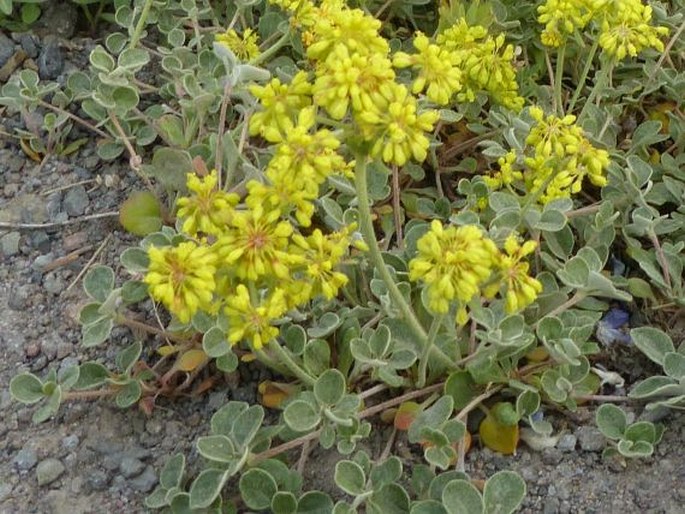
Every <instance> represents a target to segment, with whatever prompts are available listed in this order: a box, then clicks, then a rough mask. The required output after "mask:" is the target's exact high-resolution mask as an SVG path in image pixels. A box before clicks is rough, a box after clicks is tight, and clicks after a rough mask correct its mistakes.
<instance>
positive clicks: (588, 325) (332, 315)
mask: <svg viewBox="0 0 685 514" xmlns="http://www.w3.org/2000/svg"><path fill="white" fill-rule="evenodd" d="M1 5H3V6H6V5H7V2H4V3H2V4H1ZM10 5H11V3H10ZM113 5H114V8H115V14H114V18H113V19H114V22H115V24H116V30H114V31H112V32H111V33H109V34H108V35H107V37H106V38H105V39H104V42H103V44H102V45H98V46H96V47H95V49H94V50H93V51H92V52H91V54H90V68H89V69H88V70H86V71H82V72H76V73H73V74H71V75H70V76H69V77H68V80H67V81H66V85H64V86H60V85H59V84H58V83H56V82H45V81H41V80H39V78H38V76H37V75H36V74H35V73H34V72H32V71H31V70H23V71H21V72H19V73H17V74H15V76H14V77H13V78H12V80H11V81H10V82H8V83H7V84H6V85H4V86H3V87H2V89H1V92H0V104H2V105H5V106H7V107H8V108H9V109H10V110H12V111H17V112H22V113H28V112H39V113H44V120H45V122H44V127H43V129H44V133H39V134H27V133H19V134H18V137H20V138H21V139H22V142H23V143H24V144H25V145H28V147H27V151H28V150H29V149H30V151H32V152H37V153H38V154H39V155H45V154H46V153H49V152H57V153H69V152H65V150H64V146H65V144H68V143H66V142H67V141H69V137H68V136H69V132H70V131H71V130H72V129H73V127H74V126H76V125H79V126H81V127H82V128H85V129H87V130H89V131H91V132H92V133H93V134H94V135H95V136H96V137H97V138H98V153H99V155H100V157H102V158H103V159H115V158H118V157H119V156H121V155H123V154H125V155H126V156H127V157H128V159H129V162H130V165H131V167H132V169H133V170H134V171H135V172H136V173H137V174H138V175H139V176H140V177H141V181H142V184H143V186H144V187H145V190H143V191H138V192H135V193H134V194H133V195H132V196H131V197H130V198H129V199H128V200H127V201H126V202H125V203H124V204H123V205H122V206H121V212H120V221H121V223H122V224H123V226H124V227H125V228H126V229H127V230H128V231H130V232H132V233H134V234H137V235H140V236H141V237H142V239H141V240H140V243H139V244H138V245H137V246H134V247H131V248H128V249H126V250H125V251H124V252H123V253H122V254H121V264H122V265H123V269H124V270H125V274H126V275H125V276H118V275H117V274H115V272H114V271H113V269H112V268H111V267H109V266H104V265H95V266H93V267H92V268H91V269H90V270H89V271H88V273H87V274H86V275H85V277H84V279H83V287H84V290H85V294H86V295H87V297H88V303H87V305H85V306H84V307H83V309H82V310H81V313H80V322H81V324H82V336H83V344H84V345H85V346H89V347H90V346H98V345H104V344H108V341H109V337H110V333H111V330H112V328H113V327H114V326H115V325H124V326H127V327H130V328H131V329H133V330H134V331H135V332H134V333H136V334H144V333H147V334H149V335H150V337H147V338H146V337H140V339H139V340H136V342H135V343H133V344H131V345H129V346H128V347H126V348H122V349H121V350H120V352H119V354H118V356H117V358H116V363H115V366H114V367H108V366H106V365H105V364H103V363H101V362H86V363H83V364H81V365H79V366H74V367H71V368H69V369H67V370H65V371H63V372H61V373H60V374H57V373H56V372H55V371H54V370H52V371H50V372H49V373H48V374H47V375H46V376H44V377H38V376H36V375H34V374H30V373H23V374H20V375H18V376H17V377H15V378H14V379H13V380H12V383H11V392H12V395H13V396H14V398H15V399H17V400H19V401H21V402H24V403H40V407H39V408H38V409H37V410H36V411H35V414H34V421H35V422H37V423H39V422H43V421H45V420H47V419H49V418H50V417H51V416H53V415H54V414H55V413H56V412H57V410H58V408H59V407H60V404H61V403H62V402H64V401H66V400H77V399H94V398H101V397H113V398H114V401H115V403H116V404H117V405H118V406H120V407H130V406H133V405H138V406H139V407H140V408H141V409H143V410H144V411H145V412H146V413H148V414H151V413H153V411H154V408H155V403H156V402H158V401H160V398H161V397H169V398H173V397H176V396H179V395H181V394H184V393H185V392H188V391H191V390H193V391H196V392H197V391H201V390H203V389H205V388H207V387H211V386H212V384H213V383H215V382H218V381H219V380H220V378H221V376H222V374H231V373H234V372H235V370H236V369H237V367H238V366H240V365H246V364H244V362H246V361H252V360H257V361H259V363H260V365H263V366H266V367H268V368H270V369H271V370H272V371H273V376H274V378H275V381H272V382H264V383H262V384H259V386H258V385H257V384H255V387H259V392H260V394H261V405H259V404H257V405H249V404H247V403H244V402H237V401H230V402H229V403H228V404H226V405H225V406H223V407H222V408H220V409H219V410H218V411H217V412H216V413H215V414H214V415H213V416H212V418H211V422H210V432H209V434H208V435H206V436H203V437H201V438H199V439H198V441H197V450H198V452H199V454H200V455H201V457H202V458H203V459H204V460H205V461H206V463H205V466H204V468H203V469H202V470H201V471H200V472H199V474H197V475H195V476H191V477H189V476H187V475H186V473H185V457H184V456H183V455H182V454H178V455H174V456H173V457H171V458H170V459H169V460H168V461H167V463H166V465H165V466H164V468H163V469H162V470H161V473H160V478H159V485H158V487H157V488H156V489H155V491H154V492H153V493H152V494H151V495H150V496H149V497H148V498H147V499H146V500H145V503H146V505H147V506H148V507H149V508H164V509H167V510H170V511H171V512H174V513H181V512H184V513H185V512H217V513H218V512H222V513H224V512H238V511H244V510H246V509H249V510H254V511H264V510H270V511H273V512H276V513H284V514H285V513H297V512H322V513H323V512H334V513H336V514H342V513H352V512H371V513H374V512H376V513H385V512H411V513H414V514H417V513H447V514H455V513H468V514H473V513H477V512H483V513H488V514H489V513H508V512H514V511H516V510H517V509H518V508H519V506H520V505H521V502H522V501H523V499H524V497H525V491H526V486H525V483H524V481H523V480H522V479H521V478H520V477H519V476H518V475H517V474H515V473H513V472H510V471H500V472H498V473H496V474H495V475H493V476H491V477H478V478H485V479H486V480H485V481H484V482H483V481H480V482H479V481H476V480H473V479H474V478H476V477H469V476H468V475H467V474H466V473H465V469H464V454H465V452H466V451H468V448H469V447H470V445H471V439H472V434H470V433H469V432H468V431H467V421H468V417H469V414H470V413H472V412H473V411H474V410H476V409H478V410H481V411H483V412H484V413H485V416H484V417H483V421H482V422H481V424H480V428H479V430H478V432H479V439H480V443H481V444H483V445H485V446H488V447H490V448H492V449H493V450H495V451H499V452H501V453H505V454H509V453H514V452H515V451H516V446H517V444H518V442H519V428H520V427H521V426H525V428H526V430H532V433H534V434H538V435H539V436H540V437H541V440H552V441H554V438H553V437H550V436H551V435H552V434H553V432H554V426H553V423H552V420H551V419H549V418H547V417H545V413H546V412H547V410H548V406H554V408H564V409H570V410H574V409H576V408H577V406H578V404H579V403H581V402H585V401H589V400H590V401H591V400H600V401H605V402H606V401H610V400H611V399H612V397H611V396H602V395H601V392H602V391H601V388H602V385H603V383H604V382H605V381H606V380H605V376H608V375H606V373H608V372H602V371H601V370H599V371H598V369H599V368H596V367H593V365H592V364H593V361H594V360H595V358H596V357H597V356H598V354H601V353H603V352H605V351H606V349H605V348H603V347H602V345H601V344H600V343H599V342H598V341H599V340H604V339H605V336H606V335H607V334H608V335H609V336H611V335H612V334H613V335H614V336H615V335H616V334H620V335H621V337H618V336H617V337H616V341H619V342H614V343H613V344H614V345H615V346H620V345H624V346H625V345H627V344H628V343H627V342H626V341H632V344H633V345H634V347H636V348H638V349H639V350H640V351H641V352H643V353H644V354H645V355H646V356H647V357H648V358H649V359H651V360H652V361H654V362H655V363H657V364H658V365H660V366H662V367H663V370H664V376H654V377H647V378H646V379H645V380H644V381H643V382H641V383H639V384H637V385H635V386H634V387H633V388H632V389H631V391H630V393H629V395H628V397H629V398H632V399H634V400H636V401H642V400H645V399H646V400H647V401H649V402H650V403H649V404H648V405H647V408H653V407H671V408H682V406H683V398H685V391H684V390H683V386H682V381H683V376H685V357H684V355H685V353H684V351H683V348H685V346H683V345H682V343H680V344H679V342H678V341H674V340H673V339H672V338H671V337H670V336H669V335H667V334H666V333H665V332H663V331H662V330H660V329H659V328H657V326H655V325H658V324H659V323H660V321H662V320H663V319H664V317H669V316H674V315H677V314H678V313H680V314H682V308H683V306H684V302H685V293H684V290H683V287H684V285H683V273H682V271H683V247H684V246H685V223H684V220H685V210H683V209H685V207H683V206H684V205H685V202H683V199H684V197H685V174H684V172H683V169H685V168H684V166H685V157H683V152H682V150H683V146H685V136H684V128H685V120H684V118H683V113H682V108H683V106H682V99H683V98H685V72H684V71H683V70H684V69H685V66H683V64H684V63H683V61H684V59H685V58H684V54H683V52H684V50H685V49H684V47H683V39H682V38H680V37H679V36H680V35H682V32H683V27H684V26H685V25H684V23H685V20H684V19H683V18H684V17H683V12H684V11H683V4H682V1H681V0H673V1H672V2H667V3H656V2H655V3H653V4H651V5H647V4H644V3H642V2H641V1H640V0H620V1H619V0H582V1H581V0H577V1H576V0H574V1H569V2H559V1H557V0H547V1H546V2H543V3H540V4H538V5H533V4H530V5H529V4H525V5H522V4H521V3H520V2H510V1H506V0H493V1H483V2H471V3H469V4H462V3H460V2H458V1H452V2H441V3H440V5H436V3H433V2H424V1H398V2H385V3H382V4H381V3H380V2H358V3H350V4H349V5H348V4H346V3H345V2H343V1H342V0H323V1H321V2H313V1H312V0H270V1H268V2H264V1H263V0H240V1H237V2H206V1H199V0H198V1H195V0H182V1H176V0H142V1H133V2H127V1H115V2H113ZM5 11H6V9H5ZM144 70H154V73H153V74H149V73H148V74H146V75H145V76H150V75H152V76H154V77H156V81H155V82H153V83H146V82H144V81H142V80H141V79H140V77H141V76H142V75H141V72H143V71H144ZM44 138H47V139H44ZM71 144H75V143H71ZM67 148H68V147H67ZM122 275H123V272H122ZM149 299H152V301H153V302H154V306H155V308H156V309H158V310H159V311H160V315H159V317H157V320H146V321H141V320H140V319H139V318H137V317H134V316H133V313H134V312H135V311H136V305H137V304H139V303H140V302H145V301H148V300H149ZM617 306H618V307H617ZM612 307H613V308H620V309H624V310H625V309H626V308H628V309H635V310H638V309H641V310H644V311H645V312H646V313H647V316H646V319H645V321H644V322H645V323H646V322H649V323H650V326H641V327H637V326H636V327H634V328H632V329H629V327H628V326H623V325H624V324H623V323H621V324H620V325H621V326H613V325H611V323H610V322H609V321H608V319H605V320H603V321H602V323H604V324H603V325H602V326H603V327H604V328H603V330H604V332H603V333H602V334H603V337H602V338H600V337H599V335H597V336H595V328H596V326H597V324H598V322H599V321H600V320H602V318H603V317H604V315H605V313H606V312H607V311H609V309H610V308H612ZM164 312H166V313H168V316H167V315H166V314H164ZM160 320H161V321H160ZM674 337H675V336H674ZM609 342H610V341H609ZM153 350H154V351H153ZM207 376H209V377H212V379H211V380H210V381H209V382H208V381H207V380H205V379H206V377H207ZM201 379H202V381H201ZM276 380H277V381H276ZM375 397H376V398H375ZM377 398H381V400H382V401H381V400H378V399H377ZM620 399H622V400H625V399H626V398H625V397H623V398H620ZM265 409H277V410H280V414H279V415H278V419H277V420H276V421H274V422H273V423H269V424H265V419H267V418H266V411H265ZM271 417H272V418H275V416H271ZM383 423H388V424H391V425H393V426H394V431H393V434H395V432H399V433H402V434H404V435H402V437H406V438H407V440H408V441H409V443H410V444H413V445H416V448H417V449H419V448H420V449H421V451H422V453H423V457H424V460H425V464H421V465H414V466H412V467H411V468H410V471H407V467H408V466H407V463H406V462H403V461H402V459H401V458H400V457H399V456H397V455H394V454H393V453H392V441H390V444H389V445H388V447H387V449H386V451H384V452H383V454H382V455H369V454H368V453H366V452H365V451H361V450H358V448H357V445H358V443H359V442H360V441H362V440H364V439H366V438H368V437H369V434H370V433H371V431H372V430H378V429H379V424H380V425H382V424H383ZM597 424H598V426H599V428H600V430H601V431H602V433H603V434H604V435H606V436H607V438H608V440H609V444H610V446H609V447H608V449H607V451H606V452H605V453H606V454H607V455H619V456H622V457H624V458H625V457H639V456H647V455H650V454H651V453H652V452H653V448H654V445H655V444H657V443H658V441H659V439H660V437H661V434H662V432H663V427H661V426H657V425H654V424H653V423H650V422H646V421H639V422H636V423H632V424H628V421H627V417H626V415H625V414H624V413H623V411H622V410H621V409H620V408H619V407H616V406H614V405H611V404H605V405H602V406H601V407H600V408H599V409H598V411H597ZM473 436H475V434H473ZM393 437H394V435H393ZM545 438H547V439H545ZM311 442H316V443H317V444H319V445H320V446H321V447H322V448H324V449H331V451H337V452H339V453H340V454H341V455H342V456H343V457H342V459H341V460H340V461H339V462H338V463H337V464H336V466H335V470H334V476H333V479H334V481H335V484H336V485H337V487H338V488H339V494H338V495H336V496H335V497H331V496H330V495H329V494H326V493H323V492H320V491H315V490H309V488H308V487H307V484H306V483H303V479H302V476H301V475H300V473H299V472H298V471H297V470H294V469H292V467H291V466H289V465H287V464H285V462H287V458H286V457H287V452H288V451H289V450H294V449H298V448H300V447H302V446H303V445H308V444H309V443H311ZM333 447H335V450H333ZM303 462H305V465H306V461H303ZM236 488H237V491H238V492H239V493H240V494H239V497H236V494H235V493H236Z"/></svg>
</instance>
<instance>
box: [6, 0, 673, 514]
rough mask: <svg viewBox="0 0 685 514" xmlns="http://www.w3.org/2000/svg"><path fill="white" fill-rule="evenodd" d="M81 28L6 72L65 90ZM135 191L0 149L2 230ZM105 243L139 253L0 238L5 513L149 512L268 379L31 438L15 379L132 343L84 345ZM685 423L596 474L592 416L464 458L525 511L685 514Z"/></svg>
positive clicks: (85, 413) (373, 446) (44, 237)
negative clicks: (498, 479) (508, 477)
mask: <svg viewBox="0 0 685 514" xmlns="http://www.w3.org/2000/svg"><path fill="white" fill-rule="evenodd" d="M69 5H71V4H69ZM74 16H75V14H74V13H69V12H63V11H59V15H57V14H55V18H51V19H53V20H54V23H53V24H51V30H50V31H47V33H46V32H45V31H40V30H39V31H38V33H39V36H33V35H28V34H12V35H10V37H7V36H5V35H3V34H1V33H0V69H1V68H2V67H3V65H4V64H5V62H6V61H7V60H8V59H10V58H11V57H12V56H13V55H14V54H15V53H16V52H17V51H19V50H20V49H21V50H22V51H24V52H25V53H26V54H27V55H28V57H29V59H32V60H33V61H32V62H34V63H35V64H36V66H37V67H38V70H39V73H40V75H41V76H42V77H45V78H51V79H56V80H58V81H61V80H64V78H65V76H66V74H67V73H69V71H70V70H73V69H75V68H78V67H80V66H82V65H83V62H84V56H87V53H84V52H83V51H82V52H81V53H79V52H72V53H70V51H69V50H68V49H67V45H64V44H62V43H60V41H62V42H63V40H62V39H59V38H63V37H67V38H69V37H70V36H71V35H72V34H73V33H74ZM83 46H84V47H88V46H92V41H91V42H88V41H86V42H85V45H83ZM0 80H1V79H0ZM2 116H3V115H2V112H1V111H0V121H1V122H2V125H3V128H4V131H5V132H9V133H12V132H13V130H14V128H16V127H22V126H23V125H24V123H25V122H27V121H30V120H23V121H22V120H20V119H19V118H18V117H17V118H10V117H8V116H5V117H4V118H3V117H2ZM82 135H85V134H78V133H75V134H74V137H81V136H82ZM136 187H140V186H139V184H137V181H136V178H135V177H134V176H133V175H132V174H131V173H130V172H129V171H128V168H127V167H126V165H125V163H115V164H108V163H103V162H102V161H100V159H99V158H98V157H97V155H96V154H95V151H94V142H91V143H90V144H89V145H86V146H85V147H84V148H82V149H81V151H80V152H79V153H78V154H77V155H74V156H71V157H70V158H49V159H47V160H46V161H45V162H44V163H43V164H42V165H41V164H38V163H36V162H34V161H32V160H30V159H29V158H28V157H27V156H26V155H25V154H24V153H23V152H22V151H21V150H20V149H19V147H18V146H16V145H15V143H14V141H10V140H9V139H5V140H3V139H2V138H1V136H0V221H5V222H15V223H52V222H62V221H65V220H69V219H74V218H78V217H82V216H88V215H90V214H96V213H103V212H108V211H114V210H116V209H117V208H118V205H119V204H120V202H121V201H122V199H123V198H125V197H126V195H127V194H128V193H129V192H130V191H131V190H132V189H133V188H136ZM107 238H108V239H107ZM105 239H107V242H106V245H105V247H104V250H103V251H102V253H101V254H100V257H99V258H98V262H102V263H106V264H109V265H111V266H113V267H114V268H115V270H116V269H118V268H119V266H118V255H119V254H120V253H121V251H122V250H123V249H124V248H126V247H127V246H130V245H131V244H135V243H136V241H135V239H134V238H132V237H130V236H128V235H127V234H125V233H124V232H123V231H122V230H121V229H120V228H119V226H118V224H117V221H116V218H106V219H97V220H91V221H87V222H84V223H79V224H72V225H65V226H59V227H54V228H50V229H45V230H30V231H28V230H11V229H10V230H0V284H1V287H0V409H1V411H2V415H1V417H0V442H1V443H0V514H15V513H41V514H42V513H56V514H62V513H65V514H80V513H84V514H85V513H138V512H145V509H144V508H143V506H142V505H143V504H142V500H143V498H144V496H145V494H146V493H148V492H149V491H151V490H152V489H153V488H154V486H155V485H156V483H157V476H158V475H157V474H158V472H159V469H160V468H161V465H162V464H163V462H164V461H165V460H166V458H167V457H168V456H169V455H170V454H172V453H174V452H177V451H183V452H185V453H186V456H187V457H188V458H189V462H190V466H191V468H192V466H193V463H194V462H195V461H196V460H197V454H196V452H194V450H193V448H192V443H193V441H194V440H195V438H196V437H197V436H198V435H202V434H205V433H207V431H208V427H207V425H208V420H209V417H210V416H211V414H212V413H213V412H214V411H215V410H216V409H218V408H219V407H220V406H221V405H223V404H224V403H225V402H226V401H227V400H228V399H236V400H243V401H255V398H256V387H257V382H258V380H260V379H262V378H263V377H264V376H265V375H264V373H263V371H261V370H259V368H257V367H256V366H254V367H249V368H246V369H242V370H241V372H240V377H239V380H237V381H236V383H234V384H233V385H231V386H228V385H226V384H223V385H220V386H218V387H216V388H215V389H213V390H212V391H211V392H210V393H209V394H207V395H205V396H203V397H200V398H182V399H179V400H177V401H175V402H173V403H168V402H167V403H164V402H161V404H160V405H159V408H157V409H155V411H154V412H153V413H152V415H151V416H149V417H147V416H146V415H145V414H143V413H142V412H141V411H139V410H136V409H129V410H126V411H121V410H118V409H117V408H116V407H114V406H113V405H112V404H111V403H109V402H107V401H97V402H73V403H69V404H66V405H63V406H62V408H61V409H60V411H59V413H58V415H57V416H56V418H54V419H51V420H49V421H47V422H45V423H43V424H41V425H37V426H36V425H32V424H31V415H32V413H33V410H34V409H33V408H31V407H24V406H22V405H21V404H18V403H16V402H14V401H12V400H11V398H10V395H9V392H8V390H7V387H8V384H9V381H10V380H11V378H12V377H13V376H14V375H16V374H18V373H21V372H24V371H31V372H34V373H37V374H39V375H41V374H44V373H46V372H47V371H48V369H53V368H54V369H57V370H60V369H64V368H66V367H68V366H69V365H71V364H74V363H79V362H84V361H86V360H93V359H97V360H100V361H101V362H103V363H105V364H107V363H112V362H113V359H114V356H115V354H116V351H117V349H118V348H120V347H121V346H123V345H126V344H130V343H131V342H132V340H133V339H132V338H133V335H132V334H131V333H130V332H129V331H128V330H125V329H119V328H116V329H115V330H114V331H113V334H112V338H111V343H108V344H107V345H103V346H102V347H101V348H99V349H95V350H87V349H85V348H83V347H81V346H80V343H79V341H80V329H79V326H78V324H77V323H76V321H75V320H76V316H77V313H78V310H79V308H80V306H82V305H83V304H84V302H85V296H84V294H83V292H82V290H81V287H80V283H76V282H75V280H76V277H77V275H78V274H79V272H80V271H81V270H82V269H83V268H84V267H85V266H86V263H87V262H88V260H89V259H90V258H91V256H92V255H93V252H94V251H96V249H97V248H98V247H100V245H102V244H103V242H105ZM84 249H85V250H84ZM79 250H82V252H83V253H81V254H79V255H78V256H76V258H74V259H73V260H72V261H70V262H66V263H65V262H64V261H60V260H58V259H60V258H62V257H64V256H66V255H69V254H73V252H78V251H79ZM72 284H74V285H73V286H72ZM141 309H142V311H146V310H148V309H150V305H149V304H148V305H146V304H143V305H142V306H141ZM236 384H237V385H236ZM635 414H637V415H640V412H639V411H638V412H635ZM683 419H684V418H683V416H682V415H678V416H671V417H670V418H667V419H666V420H665V423H666V426H667V428H666V433H665V435H664V439H663V441H662V443H661V444H660V445H659V446H658V448H657V451H656V454H655V456H653V457H652V458H649V459H645V460H640V461H633V462H628V463H627V465H626V466H625V467H624V466H621V465H620V464H618V463H616V462H608V463H607V462H604V461H602V459H601V450H602V449H603V447H604V444H605V443H604V439H603V437H602V436H601V435H600V434H599V433H598V432H597V430H596V429H595V428H594V423H593V410H592V408H582V409H580V410H579V412H578V413H577V414H574V415H573V416H572V417H562V416H559V417H557V418H554V423H555V424H556V425H557V427H558V428H560V429H563V430H565V431H566V435H564V436H563V437H562V438H561V439H560V440H559V442H558V443H557V445H556V447H555V448H550V449H546V450H544V451H542V452H534V451H532V450H530V449H528V448H527V447H526V446H525V445H522V446H521V448H520V450H519V452H518V454H517V455H516V456H514V457H504V456H500V455H497V454H494V453H493V452H491V451H489V450H487V449H478V448H476V449H474V450H472V451H471V452H470V453H469V454H468V455H467V459H466V467H467V472H469V473H471V474H472V476H473V477H475V478H486V477H488V476H490V475H491V474H492V473H494V472H495V471H497V470H500V469H514V470H517V471H519V472H520V473H521V475H522V477H523V478H524V479H525V481H526V483H527V486H528V492H529V494H528V496H527V498H526V500H525V502H524V505H523V512H544V513H548V514H553V513H575V512H583V513H593V512H594V513H602V514H604V513H614V512H616V513H622V514H627V513H633V512H635V513H637V512H640V513H642V512H648V513H668V514H676V513H684V512H685V487H683V484H684V483H685V449H684V448H683V444H682V442H683V440H684V436H685V425H683ZM388 436H389V431H388V429H387V428H384V427H378V429H377V430H375V431H374V435H373V436H372V438H370V440H369V441H366V442H365V446H364V447H365V449H366V450H367V451H369V453H371V455H372V456H378V455H380V453H381V452H382V451H383V448H384V447H385V444H386V442H385V441H387V437H388ZM395 452H397V453H399V454H400V455H404V456H405V457H406V458H407V459H408V460H409V461H414V462H418V460H416V449H415V448H410V447H409V446H408V443H407V442H406V440H405V439H404V437H403V436H402V435H400V436H399V437H398V438H397V440H396V442H395ZM338 458H339V457H337V455H335V454H332V453H326V452H322V451H320V450H318V449H314V450H313V451H312V454H311V455H310V458H309V460H308V462H307V466H306V472H305V474H306V477H307V478H306V481H305V483H306V484H307V487H308V488H319V489H321V490H324V491H329V492H331V493H334V492H335V488H334V486H333V481H332V469H333V464H334V462H335V460H336V459H338Z"/></svg>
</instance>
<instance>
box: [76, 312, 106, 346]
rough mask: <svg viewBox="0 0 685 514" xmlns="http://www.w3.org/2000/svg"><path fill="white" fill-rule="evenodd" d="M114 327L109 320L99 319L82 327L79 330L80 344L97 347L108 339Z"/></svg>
mask: <svg viewBox="0 0 685 514" xmlns="http://www.w3.org/2000/svg"><path fill="white" fill-rule="evenodd" d="M113 327H114V321H113V320H112V319H111V318H100V319H99V320H97V321H96V322H95V323H90V324H88V325H84V326H83V327H82V329H81V342H82V343H83V346H87V347H90V346H97V345H99V344H100V343H103V342H104V341H105V339H107V338H108V337H109V334H110V333H111V332H112V328H113Z"/></svg>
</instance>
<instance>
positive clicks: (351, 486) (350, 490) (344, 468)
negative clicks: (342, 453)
mask: <svg viewBox="0 0 685 514" xmlns="http://www.w3.org/2000/svg"><path fill="white" fill-rule="evenodd" d="M333 479H334V480H335V485H337V486H338V487H339V488H340V489H342V490H343V491H345V492H346V493H347V494H349V495H352V496H359V495H360V494H362V493H363V492H364V490H365V486H366V475H365V474H364V470H363V469H362V467H361V466H360V465H359V464H357V463H356V462H353V461H351V460H341V461H340V462H338V463H337V464H336V465H335V474H334V475H333Z"/></svg>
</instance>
